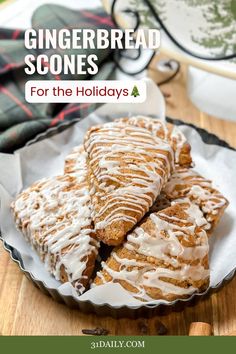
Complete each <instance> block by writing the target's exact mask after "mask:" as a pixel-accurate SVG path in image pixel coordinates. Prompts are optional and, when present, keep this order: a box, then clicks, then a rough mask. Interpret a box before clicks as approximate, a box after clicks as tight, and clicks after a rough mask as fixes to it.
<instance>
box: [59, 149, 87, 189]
mask: <svg viewBox="0 0 236 354" xmlns="http://www.w3.org/2000/svg"><path fill="white" fill-rule="evenodd" d="M64 172H65V174H66V173H70V174H73V173H76V177H77V179H78V180H79V181H80V183H81V182H85V180H86V178H87V153H86V152H85V151H84V147H83V145H79V146H75V147H74V148H73V150H72V151H71V153H70V154H69V155H67V156H66V158H65V168H64Z"/></svg>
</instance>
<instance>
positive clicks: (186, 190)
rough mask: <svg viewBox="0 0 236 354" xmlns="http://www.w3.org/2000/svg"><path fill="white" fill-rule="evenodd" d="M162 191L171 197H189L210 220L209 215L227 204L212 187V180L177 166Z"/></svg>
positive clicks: (212, 214)
mask: <svg viewBox="0 0 236 354" xmlns="http://www.w3.org/2000/svg"><path fill="white" fill-rule="evenodd" d="M163 191H164V193H165V194H166V195H167V197H168V196H169V197H170V198H171V199H174V198H176V197H177V198H180V197H182V196H184V197H189V198H190V199H191V200H192V201H194V202H196V204H198V205H200V206H201V210H202V211H203V213H204V214H206V219H207V220H208V221H211V216H214V215H217V213H218V211H219V210H220V209H221V208H222V207H224V206H225V205H226V204H227V200H226V199H225V198H224V197H223V195H222V194H220V192H218V191H217V190H216V189H214V188H213V186H212V182H211V181H210V180H207V179H205V178H203V177H202V176H200V175H198V174H197V173H196V172H195V171H193V170H192V169H187V168H177V169H176V170H175V172H174V173H173V174H172V176H171V178H170V180H169V181H168V183H167V184H166V185H165V187H164V189H163Z"/></svg>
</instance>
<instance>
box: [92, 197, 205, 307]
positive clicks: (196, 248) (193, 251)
mask: <svg viewBox="0 0 236 354" xmlns="http://www.w3.org/2000/svg"><path fill="white" fill-rule="evenodd" d="M176 208H179V210H181V211H182V212H184V218H182V219H180V218H179V217H177V215H178V214H177V213H171V214H170V213H167V212H166V211H167V210H170V209H172V210H174V209H176ZM170 215H171V216H170ZM206 223H207V222H206V220H205V219H204V217H203V214H202V212H201V211H200V209H199V207H198V206H197V205H195V204H191V203H189V202H187V201H185V202H184V203H183V202H182V203H176V204H175V205H173V206H172V207H171V208H168V209H166V210H163V211H162V212H158V213H153V214H151V215H150V216H149V217H148V218H147V220H146V221H144V222H143V223H142V224H141V226H139V227H136V228H135V229H134V231H133V232H132V233H130V234H129V235H128V237H127V242H126V243H125V244H124V248H125V249H127V251H131V252H132V253H133V252H135V254H136V255H143V256H145V258H144V259H145V260H144V261H142V262H141V261H137V260H136V259H135V258H132V259H128V258H121V257H119V256H118V255H117V253H116V252H117V251H113V253H112V258H114V260H115V261H116V262H118V263H119V264H120V266H119V270H118V271H116V270H114V269H112V268H111V267H110V266H108V264H107V263H104V262H103V264H102V267H103V270H104V271H106V272H107V273H108V274H109V275H110V276H111V278H112V281H113V282H116V281H126V282H127V283H129V284H130V285H131V286H132V287H133V288H134V289H136V292H135V293H133V292H132V291H131V294H132V295H134V296H136V297H140V298H142V299H143V300H146V301H150V300H151V298H150V296H148V295H147V294H146V292H145V287H150V288H156V289H159V290H160V291H161V292H162V294H163V295H164V296H166V295H169V294H172V295H175V296H176V297H178V296H184V295H188V294H191V293H193V292H194V291H197V290H198V289H197V287H195V286H194V282H196V281H197V282H198V281H202V282H204V281H207V279H208V278H209V269H205V268H204V266H203V264H202V261H203V259H204V258H205V257H207V256H208V252H209V245H208V237H207V234H206V232H205V230H204V229H203V228H202V226H203V225H205V224H206ZM189 240H191V245H190V244H189ZM192 242H193V243H194V244H192ZM132 253H130V254H132ZM154 260H156V262H158V264H159V265H157V263H156V262H155V261H154ZM160 262H161V263H160ZM102 273H103V272H99V273H98V274H97V276H98V278H100V280H101V281H102V282H103V283H105V282H106V279H105V277H104V274H102ZM166 278H168V279H174V280H177V281H181V282H182V281H187V282H188V287H187V288H186V287H183V286H178V285H177V284H173V283H171V282H170V281H168V279H166Z"/></svg>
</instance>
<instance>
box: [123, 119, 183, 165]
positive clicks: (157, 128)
mask: <svg viewBox="0 0 236 354" xmlns="http://www.w3.org/2000/svg"><path fill="white" fill-rule="evenodd" d="M120 121H121V122H125V123H126V124H130V125H134V126H142V127H143V128H145V129H148V130H149V131H150V132H151V133H152V134H153V135H154V136H156V137H159V138H161V139H164V140H165V141H167V142H169V143H170V144H171V145H172V147H174V152H175V153H174V156H175V163H176V164H178V163H179V161H180V154H181V152H182V149H183V147H184V145H185V144H186V142H187V140H186V137H185V136H184V134H183V133H182V132H181V130H180V129H179V128H178V127H177V126H176V125H175V126H173V127H171V128H170V126H167V123H166V122H165V121H162V120H160V119H154V118H150V117H146V116H142V115H139V116H135V117H130V118H122V119H121V120H120Z"/></svg>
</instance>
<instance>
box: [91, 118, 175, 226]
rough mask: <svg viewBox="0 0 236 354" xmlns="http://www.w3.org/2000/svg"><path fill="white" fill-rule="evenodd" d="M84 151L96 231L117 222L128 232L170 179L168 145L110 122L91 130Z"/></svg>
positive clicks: (137, 129) (170, 169)
mask: <svg viewBox="0 0 236 354" xmlns="http://www.w3.org/2000/svg"><path fill="white" fill-rule="evenodd" d="M84 147H85V150H86V152H87V153H88V162H89V166H90V169H91V172H92V176H91V185H92V187H91V195H92V204H93V205H94V213H93V216H94V221H95V226H96V229H97V230H98V229H105V228H106V227H107V226H108V225H110V224H112V223H114V222H117V221H123V222H129V223H130V228H131V227H132V226H134V225H135V224H136V223H137V221H138V220H140V219H141V218H142V216H143V215H144V214H145V213H146V212H147V211H148V210H149V208H150V207H151V205H152V204H153V202H154V200H155V199H156V197H157V196H158V195H159V193H160V191H161V188H162V186H163V185H164V184H165V183H166V182H167V180H168V178H169V176H170V173H171V171H172V168H173V151H172V149H171V147H170V145H169V144H168V143H167V142H165V141H163V140H161V139H159V138H158V137H154V136H153V135H152V134H151V133H150V132H149V131H148V130H147V129H144V128H140V127H136V126H129V125H127V124H125V123H121V122H112V123H107V124H104V125H103V126H100V127H96V128H94V129H91V130H90V131H89V133H88V134H87V136H86V138H85V143H84ZM95 180H96V184H97V185H98V188H95V186H94V182H95ZM97 202H98V203H99V205H97ZM130 212H133V213H134V215H135V216H131V215H130Z"/></svg>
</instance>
